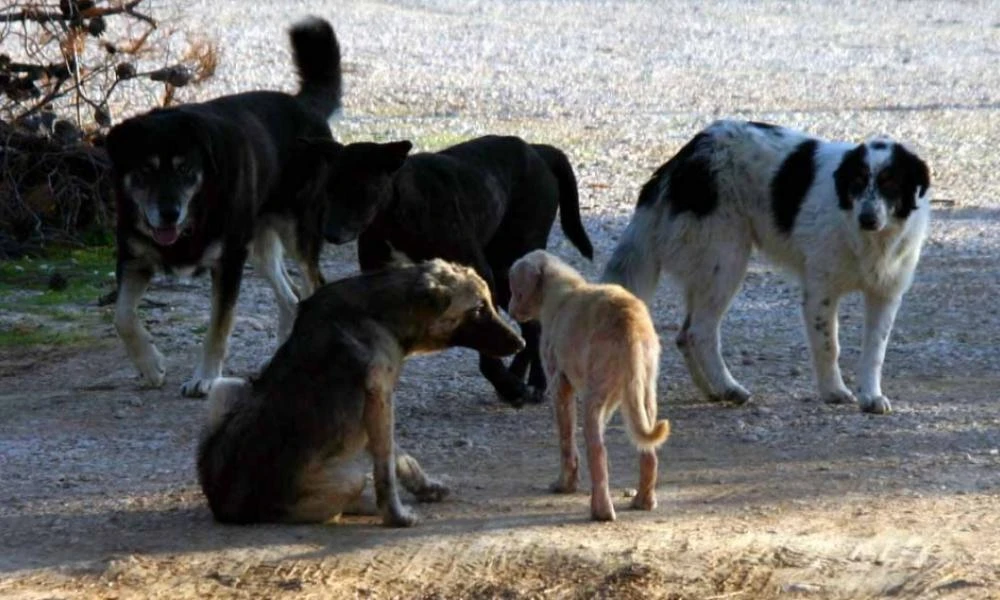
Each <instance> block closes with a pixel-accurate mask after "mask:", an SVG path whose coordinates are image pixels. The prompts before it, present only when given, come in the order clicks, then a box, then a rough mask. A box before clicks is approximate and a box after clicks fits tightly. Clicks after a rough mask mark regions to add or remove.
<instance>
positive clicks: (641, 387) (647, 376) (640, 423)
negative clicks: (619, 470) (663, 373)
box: [622, 341, 670, 450]
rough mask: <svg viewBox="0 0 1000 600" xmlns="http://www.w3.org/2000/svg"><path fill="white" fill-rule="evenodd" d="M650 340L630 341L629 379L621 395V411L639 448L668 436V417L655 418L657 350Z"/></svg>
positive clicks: (652, 446)
mask: <svg viewBox="0 0 1000 600" xmlns="http://www.w3.org/2000/svg"><path fill="white" fill-rule="evenodd" d="M648 343H649V342H642V341H636V342H633V343H632V347H631V351H632V359H631V364H632V368H633V371H632V379H631V381H629V382H628V386H627V388H626V392H625V393H626V397H625V398H622V415H623V416H624V417H625V424H626V426H627V427H626V428H627V430H628V433H629V437H630V438H631V439H632V443H634V444H635V445H636V447H638V448H639V449H640V450H654V449H656V448H657V447H659V446H660V445H661V444H662V443H663V442H665V441H667V437H669V436H670V421H668V420H666V419H661V420H659V421H657V420H656V378H657V373H658V371H659V362H660V353H659V352H658V351H652V352H651V351H650V348H649V347H648V346H647V344H648Z"/></svg>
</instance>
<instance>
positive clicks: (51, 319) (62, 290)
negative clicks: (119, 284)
mask: <svg viewBox="0 0 1000 600" xmlns="http://www.w3.org/2000/svg"><path fill="white" fill-rule="evenodd" d="M114 267H115V249H114V247H113V246H96V247H90V248H83V249H57V250H51V251H50V252H49V253H48V255H47V256H44V257H35V258H22V259H19V260H13V261H3V262H0V348H10V347H16V346H34V345H39V344H47V345H71V344H77V343H80V342H83V341H86V340H88V339H91V338H92V336H93V330H94V325H95V324H98V323H102V322H107V318H106V317H107V315H106V313H107V312H108V311H107V310H101V309H98V307H97V299H98V298H100V297H101V296H102V295H104V294H106V293H108V292H109V291H111V290H112V289H113V287H114V275H113V273H114Z"/></svg>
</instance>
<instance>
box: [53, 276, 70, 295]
mask: <svg viewBox="0 0 1000 600" xmlns="http://www.w3.org/2000/svg"><path fill="white" fill-rule="evenodd" d="M68 286H69V280H67V279H66V276H65V275H63V274H62V273H59V272H58V271H56V272H54V273H52V275H50V276H49V289H50V290H53V291H56V292H61V291H63V290H65V289H66V288H67V287H68Z"/></svg>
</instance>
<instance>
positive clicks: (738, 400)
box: [709, 387, 750, 406]
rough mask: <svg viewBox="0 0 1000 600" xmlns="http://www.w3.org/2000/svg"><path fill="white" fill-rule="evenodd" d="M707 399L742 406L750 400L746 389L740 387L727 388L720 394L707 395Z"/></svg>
mask: <svg viewBox="0 0 1000 600" xmlns="http://www.w3.org/2000/svg"><path fill="white" fill-rule="evenodd" d="M709 401H711V402H721V403H724V404H733V405H735V406H743V405H744V404H746V403H747V402H749V401H750V392H748V391H746V390H745V389H743V388H742V387H734V388H729V389H727V390H725V391H723V392H722V393H721V394H713V395H712V396H711V397H709Z"/></svg>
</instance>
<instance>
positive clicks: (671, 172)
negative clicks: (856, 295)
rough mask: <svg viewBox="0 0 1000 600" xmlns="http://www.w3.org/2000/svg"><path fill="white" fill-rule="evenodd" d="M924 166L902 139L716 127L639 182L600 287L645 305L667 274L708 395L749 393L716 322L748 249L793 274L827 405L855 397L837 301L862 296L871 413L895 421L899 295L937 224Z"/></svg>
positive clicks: (687, 347)
mask: <svg viewBox="0 0 1000 600" xmlns="http://www.w3.org/2000/svg"><path fill="white" fill-rule="evenodd" d="M929 187H930V174H929V172H928V169H927V165H926V164H925V163H924V162H923V161H922V160H921V159H920V158H918V157H917V156H916V155H914V154H913V153H911V152H910V151H909V150H907V149H906V148H904V147H903V146H902V145H901V144H899V143H896V142H894V141H892V140H890V139H887V138H874V139H871V140H869V141H867V142H865V143H862V144H852V143H848V142H831V141H826V140H821V139H818V138H814V137H811V136H808V135H806V134H804V133H801V132H798V131H793V130H790V129H785V128H782V127H777V126H774V125H768V124H765V123H755V122H737V121H719V122H716V123H714V124H712V125H711V126H709V127H708V128H707V129H705V130H704V131H702V132H701V133H699V134H698V135H696V136H695V137H694V138H693V139H692V140H691V141H690V142H688V144H687V145H686V146H684V147H683V148H682V149H681V150H680V151H679V152H678V153H677V155H676V156H674V157H673V158H671V159H670V160H669V161H667V163H666V164H664V165H663V166H661V167H660V168H659V169H658V170H657V171H656V173H655V174H654V175H653V177H652V179H650V180H649V182H648V183H647V184H646V185H645V186H644V187H643V188H642V192H641V194H640V195H639V202H638V206H636V210H635V214H634V215H633V216H632V221H631V222H630V223H629V225H628V228H627V229H626V230H625V233H624V235H623V236H622V238H621V241H620V242H619V244H618V247H617V248H616V249H615V251H614V254H613V256H612V258H611V260H610V261H609V263H608V265H607V267H606V269H605V272H604V275H603V280H604V281H608V282H614V283H621V284H622V285H624V286H625V287H626V288H628V289H630V290H632V291H633V292H635V293H636V294H637V295H638V296H640V297H641V298H643V299H645V300H647V301H648V300H649V299H650V297H651V296H652V295H653V292H654V291H655V288H656V284H657V281H658V279H659V275H660V272H661V271H666V272H667V273H669V274H670V275H672V276H673V277H674V278H676V279H677V280H678V281H679V282H680V284H681V286H682V288H683V293H684V298H685V304H686V316H685V318H684V325H683V326H682V328H681V331H680V333H679V334H678V336H677V345H678V347H679V348H680V349H681V352H682V353H683V355H684V359H685V361H686V363H687V367H688V371H689V372H690V373H691V376H692V378H693V379H694V381H695V383H696V385H697V386H698V388H699V389H700V390H701V391H702V392H703V393H704V394H705V395H706V396H708V397H709V398H710V399H712V400H725V401H731V402H735V403H740V404H741V403H743V402H746V401H747V400H748V399H749V398H750V394H749V392H747V391H746V390H745V389H744V388H743V386H741V385H740V384H739V383H737V382H736V380H735V379H734V378H733V376H732V375H731V374H730V372H729V369H728V368H727V367H726V364H725V362H724V361H723V358H722V353H721V342H720V339H719V323H720V321H721V320H722V317H723V316H724V315H725V313H726V310H727V309H728V307H729V304H730V302H731V301H732V298H733V296H734V295H735V293H736V291H737V290H738V289H739V287H740V284H741V282H742V281H743V276H744V274H745V272H746V268H747V262H748V261H749V258H750V253H751V250H752V249H753V248H754V247H756V248H759V249H760V250H762V251H763V253H764V254H765V255H767V256H769V257H770V258H771V259H772V260H773V261H774V262H775V263H777V264H778V265H779V266H781V267H784V268H785V269H787V270H789V271H791V272H792V273H794V274H795V275H796V276H797V278H798V279H799V281H800V283H801V285H802V290H803V296H802V313H803V316H804V318H805V327H806V332H807V335H808V341H809V347H810V349H811V351H812V363H813V367H814V371H815V374H816V381H817V386H818V388H819V395H820V397H821V398H822V399H823V400H825V401H826V402H831V403H847V402H855V401H856V399H855V396H854V394H852V393H851V392H850V390H848V389H847V387H846V386H845V385H844V381H843V378H842V377H841V373H840V367H839V366H838V363H837V359H838V355H839V346H838V338H837V306H838V302H839V300H840V298H841V297H842V296H843V295H844V294H846V293H848V292H852V291H860V292H861V293H862V294H863V295H864V301H865V323H864V341H863V349H862V353H861V363H860V366H859V369H858V377H857V381H858V398H857V400H859V401H860V407H861V409H862V410H863V411H867V412H872V413H888V412H890V411H891V403H890V401H889V399H888V398H886V397H885V396H884V395H883V393H882V387H881V373H882V363H883V360H884V358H885V350H886V344H887V343H888V340H889V333H890V331H891V329H892V324H893V321H894V319H895V317H896V311H897V310H898V309H899V305H900V302H901V301H902V298H903V294H904V293H905V292H906V290H907V289H909V287H910V283H911V282H912V281H913V274H914V271H915V269H916V266H917V261H918V260H919V258H920V249H921V246H922V244H923V241H924V238H925V237H926V235H927V228H928V223H929V220H930V193H929Z"/></svg>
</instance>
